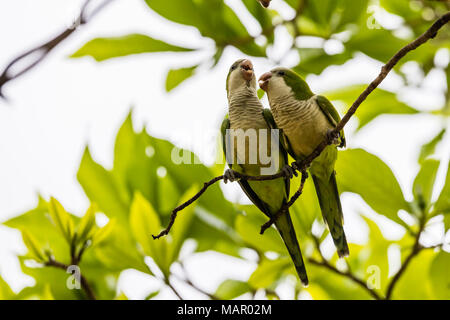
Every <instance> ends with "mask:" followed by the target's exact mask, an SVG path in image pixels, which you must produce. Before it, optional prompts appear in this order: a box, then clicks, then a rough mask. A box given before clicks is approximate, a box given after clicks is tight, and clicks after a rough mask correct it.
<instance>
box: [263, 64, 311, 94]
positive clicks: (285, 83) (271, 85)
mask: <svg viewBox="0 0 450 320" xmlns="http://www.w3.org/2000/svg"><path fill="white" fill-rule="evenodd" d="M259 86H260V88H261V89H263V90H264V91H266V92H267V96H268V97H269V100H270V99H272V98H276V97H288V96H293V97H295V98H296V99H299V100H305V99H309V98H310V97H312V96H313V93H312V92H311V89H309V86H308V84H307V83H306V81H305V80H303V78H302V77H300V76H299V75H298V74H297V73H295V72H294V71H292V70H290V69H287V68H281V67H280V68H275V69H272V70H271V71H270V72H266V73H264V74H263V75H262V76H261V77H260V78H259Z"/></svg>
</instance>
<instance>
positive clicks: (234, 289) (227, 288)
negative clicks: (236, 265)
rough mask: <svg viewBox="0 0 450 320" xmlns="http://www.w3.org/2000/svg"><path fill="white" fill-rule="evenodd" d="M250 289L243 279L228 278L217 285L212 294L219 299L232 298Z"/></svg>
mask: <svg viewBox="0 0 450 320" xmlns="http://www.w3.org/2000/svg"><path fill="white" fill-rule="evenodd" d="M251 290H252V288H251V287H250V285H249V284H248V283H247V282H245V281H239V280H232V279H228V280H225V281H224V282H222V283H221V284H220V285H219V287H218V288H217V290H216V293H215V294H214V295H215V296H217V297H218V298H220V299H221V300H232V299H235V298H237V297H239V296H241V295H243V294H244V293H247V292H249V291H251Z"/></svg>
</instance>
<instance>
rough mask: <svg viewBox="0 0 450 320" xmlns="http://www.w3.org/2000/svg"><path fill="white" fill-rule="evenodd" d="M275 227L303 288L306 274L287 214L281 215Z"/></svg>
mask: <svg viewBox="0 0 450 320" xmlns="http://www.w3.org/2000/svg"><path fill="white" fill-rule="evenodd" d="M275 225H276V227H277V229H278V232H279V233H280V235H281V238H282V239H283V241H284V244H285V245H286V248H287V250H288V252H289V254H290V256H291V259H292V261H293V262H294V266H295V269H296V270H297V274H298V276H299V278H300V280H301V281H302V283H303V285H304V286H307V285H308V275H307V274H306V268H305V263H304V262H303V257H302V252H301V250H300V246H299V244H298V241H297V236H296V234H295V230H294V226H293V225H292V220H291V216H290V215H289V213H286V214H283V215H281V216H280V217H279V218H278V219H277V221H276V222H275Z"/></svg>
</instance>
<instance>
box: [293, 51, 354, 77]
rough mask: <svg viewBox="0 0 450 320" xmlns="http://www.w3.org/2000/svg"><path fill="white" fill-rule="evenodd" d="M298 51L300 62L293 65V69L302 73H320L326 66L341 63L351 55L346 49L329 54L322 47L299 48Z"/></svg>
mask: <svg viewBox="0 0 450 320" xmlns="http://www.w3.org/2000/svg"><path fill="white" fill-rule="evenodd" d="M298 52H299V55H300V63H299V64H298V65H297V66H296V67H294V71H295V72H297V73H299V74H302V75H307V74H310V73H314V74H320V73H322V71H323V70H325V69H326V68H327V67H329V66H337V65H342V64H344V63H345V62H347V61H348V60H350V59H351V57H352V55H351V53H350V52H348V51H344V52H342V53H338V54H333V55H329V54H327V53H326V52H325V50H324V49H323V48H300V49H299V50H298Z"/></svg>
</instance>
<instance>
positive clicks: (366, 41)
mask: <svg viewBox="0 0 450 320" xmlns="http://www.w3.org/2000/svg"><path fill="white" fill-rule="evenodd" d="M380 43H382V44H383V45H380ZM407 43H408V41H406V40H403V39H399V38H397V37H395V36H394V35H393V34H392V33H391V31H388V30H385V29H366V30H365V31H360V32H358V33H356V34H355V35H354V36H353V37H352V38H351V39H350V40H349V41H347V42H346V43H345V47H346V48H347V50H350V51H360V52H362V53H364V54H366V55H368V56H369V57H371V58H374V59H376V60H379V61H381V62H387V61H388V60H389V59H390V58H391V57H392V56H393V55H394V54H395V53H396V52H397V51H398V50H400V49H401V48H402V47H404V46H405V45H406V44H407Z"/></svg>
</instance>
